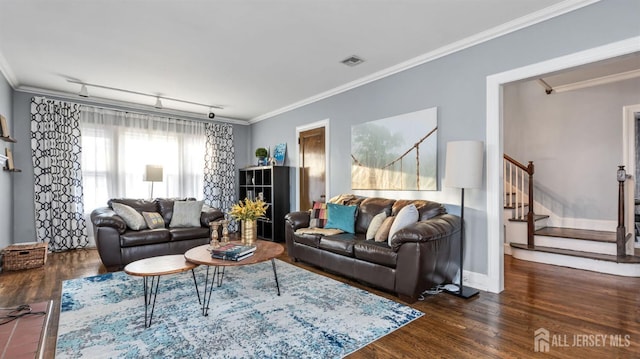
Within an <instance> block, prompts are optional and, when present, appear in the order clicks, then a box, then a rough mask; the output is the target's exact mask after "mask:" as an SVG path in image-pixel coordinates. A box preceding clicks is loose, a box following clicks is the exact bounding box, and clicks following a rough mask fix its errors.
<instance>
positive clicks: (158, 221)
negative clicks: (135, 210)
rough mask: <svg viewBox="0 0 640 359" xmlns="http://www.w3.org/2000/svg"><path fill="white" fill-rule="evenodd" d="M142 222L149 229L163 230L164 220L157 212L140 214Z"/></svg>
mask: <svg viewBox="0 0 640 359" xmlns="http://www.w3.org/2000/svg"><path fill="white" fill-rule="evenodd" d="M142 217H144V221H145V222H147V226H149V228H150V229H157V228H164V218H162V215H161V214H160V213H158V212H142Z"/></svg>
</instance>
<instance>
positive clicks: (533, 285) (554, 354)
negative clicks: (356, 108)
mask: <svg viewBox="0 0 640 359" xmlns="http://www.w3.org/2000/svg"><path fill="white" fill-rule="evenodd" d="M280 259H282V260H285V261H287V262H291V261H290V260H289V259H288V257H287V256H286V254H285V255H283V256H282V257H281V258H280ZM297 265H299V266H301V267H304V268H307V269H310V270H313V271H315V272H318V273H322V274H324V275H327V276H330V277H332V278H337V279H339V280H342V281H344V282H347V283H350V284H352V285H355V286H357V287H360V288H364V289H367V290H370V291H372V292H374V293H376V294H379V295H382V296H384V297H387V298H391V299H394V300H398V301H399V299H398V298H396V297H394V296H393V295H390V294H387V293H384V292H380V291H376V290H372V289H371V288H368V287H366V286H363V285H360V284H358V283H354V282H352V281H349V280H345V279H343V278H341V277H338V276H334V275H330V274H327V273H324V272H322V271H320V270H317V269H315V268H313V267H310V266H307V265H304V264H300V263H297ZM104 272H105V269H104V267H102V265H101V263H100V259H99V257H98V253H97V251H96V250H92V249H88V250H75V251H70V252H66V253H53V254H49V257H48V260H47V264H46V266H45V267H44V268H41V269H31V270H25V271H17V272H4V273H1V274H0V307H10V306H16V305H19V304H24V303H34V302H39V301H44V300H48V299H52V300H54V308H55V312H54V313H53V315H52V321H51V327H50V331H49V333H48V336H47V342H46V349H45V354H46V355H45V357H46V358H52V357H53V356H54V353H55V338H56V331H57V324H58V317H59V305H60V290H61V282H62V281H63V280H66V279H71V278H78V277H84V276H91V275H96V274H100V273H104ZM505 288H506V289H505V290H504V292H502V293H501V294H493V293H487V292H481V293H480V295H479V296H478V297H476V298H474V299H470V300H463V299H460V298H457V297H455V296H451V295H447V294H444V293H441V294H438V295H435V296H430V297H427V298H426V299H425V300H424V301H419V302H416V303H413V304H411V306H412V307H414V308H416V309H418V310H421V311H423V312H424V313H425V315H424V316H423V317H422V318H420V319H418V320H415V321H414V322H412V323H410V324H408V325H406V326H404V327H403V328H400V329H399V330H397V331H395V332H393V333H391V334H389V335H387V336H385V337H383V338H381V339H380V340H377V341H375V342H373V343H371V344H370V345H368V346H366V347H365V348H362V349H361V350H359V351H357V352H355V353H353V354H351V355H350V356H349V358H435V357H438V358H528V357H549V358H639V357H640V278H625V277H617V276H612V275H606V274H598V273H593V272H588V271H582V270H576V269H569V268H564V267H557V266H550V265H544V264H537V263H531V262H525V261H520V260H517V259H513V258H511V257H510V256H505ZM538 328H545V329H547V330H548V331H549V334H550V336H549V351H548V352H547V353H537V352H535V351H534V331H536V330H537V329H538ZM602 336H606V337H602ZM612 337H613V339H614V340H613V342H612ZM602 338H604V339H605V340H604V341H601V340H602ZM618 339H619V341H618V342H616V340H618ZM616 343H618V344H619V345H618V346H613V345H612V344H616Z"/></svg>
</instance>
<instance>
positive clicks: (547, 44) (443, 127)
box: [251, 0, 640, 274]
mask: <svg viewBox="0 0 640 359" xmlns="http://www.w3.org/2000/svg"><path fill="white" fill-rule="evenodd" d="M638 13H640V2H638V1H637V0H608V1H603V2H599V3H596V4H593V5H590V6H588V7H586V8H582V9H580V10H577V11H574V12H571V13H568V14H565V15H563V16H560V17H557V18H554V19H551V20H548V21H544V22H542V23H539V24H537V25H534V26H530V27H528V28H525V29H522V30H519V31H516V32H514V33H511V34H509V35H505V36H502V37H499V38H496V39H494V40H491V41H488V42H485V43H483V44H480V45H476V46H473V47H471V48H468V49H466V50H463V51H460V52H457V53H454V54H451V55H448V56H446V57H443V58H440V59H437V60H435V61H431V62H429V63H426V64H423V65H420V66H417V67H415V68H412V69H409V70H406V71H403V72H400V73H398V74H395V75H393V76H389V77H386V78H384V79H381V80H378V81H375V82H372V83H369V84H367V85H364V86H361V87H359V88H356V89H353V90H350V91H347V92H344V93H341V94H338V95H335V96H332V97H330V98H327V99H324V100H322V101H319V102H316V103H313V104H310V105H307V106H304V107H301V108H298V109H295V110H292V111H289V112H287V113H284V114H281V115H278V116H275V117H273V118H270V119H268V120H265V121H261V122H258V123H256V124H254V125H252V127H253V129H252V131H251V141H252V144H256V145H261V144H264V143H271V144H275V143H279V142H286V143H287V144H288V146H289V148H290V149H292V150H291V151H295V143H296V138H295V127H296V126H301V125H305V124H308V123H311V122H315V121H319V120H323V119H330V136H331V144H330V146H331V158H330V169H329V170H330V178H329V181H330V184H331V191H330V195H335V194H339V193H343V192H352V191H351V182H350V181H351V179H350V165H351V164H350V158H349V153H350V146H351V144H350V133H351V126H353V125H355V124H360V123H363V122H367V121H371V120H377V119H381V118H385V117H389V116H393V115H397V114H402V113H407V112H411V111H416V110H420V109H424V108H429V107H434V106H437V107H438V126H439V129H438V151H439V152H438V156H439V159H438V167H439V172H440V174H439V176H440V178H442V176H443V175H444V161H445V153H444V151H445V147H446V143H447V142H448V141H452V140H461V139H465V140H466V139H474V140H483V141H484V140H485V130H486V128H485V121H486V105H485V104H486V77H487V76H488V75H491V74H495V73H500V72H503V71H507V70H510V69H514V68H518V67H522V66H525V65H529V64H533V63H537V62H540V61H543V60H548V59H551V58H554V57H558V56H562V55H566V54H571V53H574V52H577V51H580V50H585V49H589V48H593V47H596V46H599V45H604V44H607V43H610V42H614V41H618V40H622V39H626V38H629V37H633V36H638V35H640V27H639V26H638V21H637V14H638ZM425 36H429V34H426V35H425ZM362 55H363V56H365V55H366V54H362ZM365 57H366V56H365ZM253 147H257V146H252V148H253ZM291 151H290V152H289V156H288V159H289V164H290V165H292V166H295V165H296V161H297V160H296V158H295V155H294V156H292V155H291ZM440 188H441V189H440V191H435V192H361V191H354V192H356V193H362V194H366V195H383V196H386V197H396V198H425V199H431V200H435V201H439V202H443V203H446V204H448V208H449V209H450V211H451V212H456V213H457V212H458V209H457V208H456V207H455V205H457V204H459V203H460V195H459V193H458V191H456V190H454V189H450V188H442V186H441V185H440ZM291 194H292V196H294V197H292V198H296V197H295V196H297V194H296V193H295V189H292V191H291ZM292 203H295V200H294V201H293V202H292ZM486 208H487V204H486V191H485V189H484V188H483V189H479V190H469V191H466V199H465V220H466V222H467V241H468V246H467V253H466V259H465V269H467V270H470V271H473V272H477V273H482V274H486V273H487V259H486V258H487V238H486V228H487V217H486Z"/></svg>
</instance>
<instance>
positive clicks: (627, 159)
mask: <svg viewBox="0 0 640 359" xmlns="http://www.w3.org/2000/svg"><path fill="white" fill-rule="evenodd" d="M639 112H640V104H635V105H628V106H623V107H622V165H624V166H625V170H626V171H627V176H628V180H627V181H626V182H625V199H624V200H625V213H626V215H625V217H626V218H625V227H626V229H627V233H635V223H634V222H635V215H634V214H635V207H636V206H635V192H636V182H637V181H638V179H637V178H636V113H639ZM634 247H635V234H634V235H633V240H630V241H628V242H627V254H633V252H634Z"/></svg>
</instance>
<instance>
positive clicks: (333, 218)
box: [324, 203, 358, 233]
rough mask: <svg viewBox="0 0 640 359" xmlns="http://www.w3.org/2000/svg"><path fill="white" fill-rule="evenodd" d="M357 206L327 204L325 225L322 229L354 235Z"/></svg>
mask: <svg viewBox="0 0 640 359" xmlns="http://www.w3.org/2000/svg"><path fill="white" fill-rule="evenodd" d="M357 209H358V207H357V206H344V205H341V204H335V203H328V204H327V216H328V219H327V224H325V226H324V228H337V229H341V230H343V231H345V232H347V233H355V219H356V210H357Z"/></svg>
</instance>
